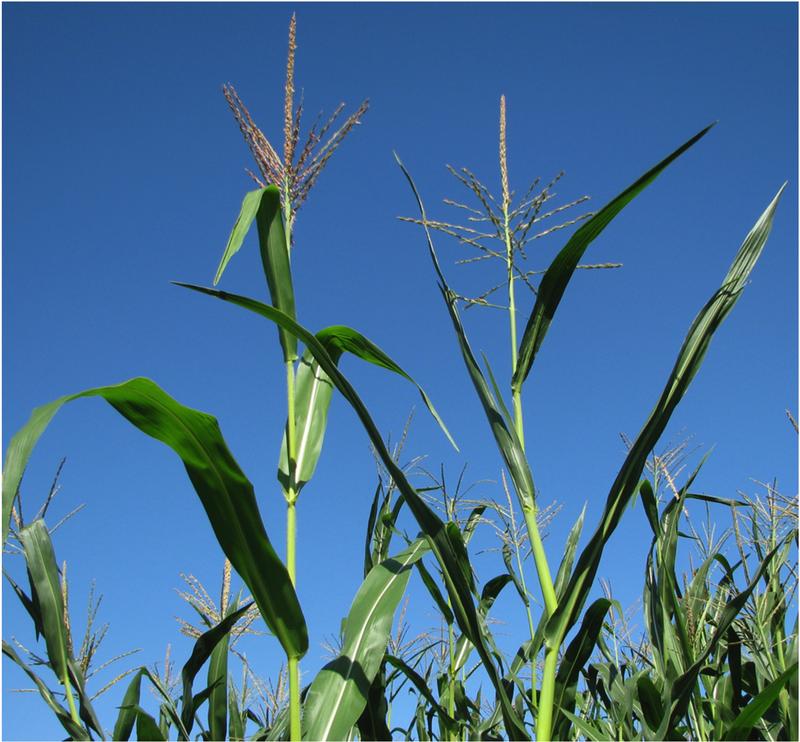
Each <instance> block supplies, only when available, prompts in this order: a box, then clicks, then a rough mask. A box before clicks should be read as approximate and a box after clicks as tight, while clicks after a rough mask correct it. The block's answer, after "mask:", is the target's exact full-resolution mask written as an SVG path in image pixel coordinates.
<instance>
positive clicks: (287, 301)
mask: <svg viewBox="0 0 800 742" xmlns="http://www.w3.org/2000/svg"><path fill="white" fill-rule="evenodd" d="M253 220H255V222H256V226H257V228H258V242H259V247H260V250H261V262H262V264H263V266H264V275H265V277H266V279H267V286H268V287H269V295H270V298H271V300H272V304H273V305H274V306H276V307H278V308H279V309H281V310H282V311H283V312H285V313H286V314H288V315H289V316H290V317H294V316H295V309H294V287H293V285H292V271H291V267H290V264H289V249H288V246H287V244H286V235H285V233H284V229H283V220H282V218H281V196H280V191H279V190H278V188H277V187H276V186H268V187H267V188H260V189H259V190H257V191H250V193H248V194H247V195H246V196H245V197H244V201H243V202H242V208H241V211H240V212H239V216H238V218H237V219H236V223H235V224H234V225H233V230H232V231H231V235H230V237H229V238H228V244H227V245H226V246H225V252H224V253H223V255H222V260H221V261H220V264H219V268H217V273H216V275H215V276H214V285H215V286H216V285H217V283H219V279H220V278H221V277H222V273H223V271H224V270H225V267H226V266H227V265H228V261H229V260H230V259H231V258H232V257H233V256H234V255H235V254H236V253H237V252H238V251H239V248H240V247H241V246H242V242H243V241H244V238H245V237H246V236H247V233H248V232H249V231H250V227H251V225H252V224H253ZM278 333H279V337H280V341H281V348H282V349H283V357H284V360H285V361H287V362H288V361H294V360H295V359H296V358H297V341H296V339H295V338H294V337H293V336H292V335H290V334H288V333H286V332H284V331H283V330H281V329H279V330H278Z"/></svg>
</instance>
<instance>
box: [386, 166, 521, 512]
mask: <svg viewBox="0 0 800 742" xmlns="http://www.w3.org/2000/svg"><path fill="white" fill-rule="evenodd" d="M394 158H395V160H396V161H397V164H398V165H399V166H400V169H401V170H402V171H403V175H405V177H406V180H407V181H408V183H409V185H410V186H411V190H412V191H413V193H414V198H415V199H416V201H417V206H418V208H419V211H420V216H421V218H422V225H423V228H424V229H425V237H426V240H427V243H428V253H429V254H430V256H431V261H432V262H433V267H434V270H435V271H436V275H437V277H438V279H439V290H440V291H441V292H442V298H443V299H444V302H445V305H446V306H447V311H448V312H449V314H450V320H451V322H452V323H453V328H454V330H455V333H456V337H457V339H458V344H459V348H460V350H461V356H462V358H463V360H464V365H465V366H466V368H467V372H468V373H469V376H470V379H471V380H472V383H473V386H474V387H475V391H476V392H477V394H478V399H479V400H480V402H481V405H482V407H483V410H484V413H485V414H486V418H487V419H488V421H489V426H490V428H491V430H492V434H493V435H494V438H495V441H496V442H497V446H498V448H499V449H500V455H501V456H502V457H503V460H504V461H505V464H506V467H507V469H508V472H509V474H510V475H511V479H512V481H513V482H514V488H515V490H516V492H517V495H518V496H519V498H520V502H521V504H522V507H523V508H525V509H529V510H535V495H536V490H535V488H534V485H533V475H532V474H531V470H530V467H529V465H528V460H527V459H526V458H525V452H524V451H523V449H522V444H521V443H520V441H519V438H518V436H517V433H516V430H515V429H514V427H513V426H510V425H509V424H508V423H507V422H506V417H507V416H508V413H507V411H506V415H505V416H504V415H503V412H502V409H501V408H503V403H502V401H500V402H498V401H497V400H496V399H495V398H494V396H493V395H492V392H491V390H490V389H489V385H488V384H487V382H486V379H485V377H484V376H483V373H482V372H481V369H480V366H478V362H477V360H476V359H475V354H474V353H473V352H472V348H471V347H470V344H469V340H468V339H467V335H466V332H465V330H464V326H463V325H462V323H461V317H460V316H459V313H458V306H457V296H456V294H455V293H454V292H453V291H452V290H451V289H450V286H449V285H448V284H447V280H446V279H445V277H444V273H442V269H441V267H440V265H439V258H438V257H437V255H436V249H435V248H434V246H433V238H432V237H431V234H430V230H429V229H428V224H427V222H428V217H427V214H426V212H425V206H424V204H423V203H422V197H421V196H420V195H419V191H418V190H417V186H416V185H415V184H414V181H413V179H412V178H411V175H410V173H409V172H408V170H406V168H405V166H404V165H403V163H402V162H401V161H400V158H399V157H398V156H397V154H396V153H395V156H394Z"/></svg>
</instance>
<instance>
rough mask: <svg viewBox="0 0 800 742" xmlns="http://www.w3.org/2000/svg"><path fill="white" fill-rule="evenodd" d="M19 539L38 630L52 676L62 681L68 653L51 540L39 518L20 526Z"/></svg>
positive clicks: (64, 676) (67, 662)
mask: <svg viewBox="0 0 800 742" xmlns="http://www.w3.org/2000/svg"><path fill="white" fill-rule="evenodd" d="M19 540H20V543H21V544H22V548H23V549H24V551H25V562H26V564H27V567H28V572H29V574H30V577H31V587H32V592H35V593H36V598H37V603H38V606H39V615H40V616H41V628H42V634H43V635H44V640H45V644H46V645H47V658H48V660H49V661H50V666H51V667H52V668H53V672H54V673H55V674H56V677H57V678H58V679H59V680H60V681H61V682H62V683H63V682H64V681H65V679H67V678H68V677H69V659H70V655H69V650H68V644H67V628H66V622H65V620H64V602H63V599H62V597H61V581H60V580H59V576H58V563H57V562H56V557H55V553H54V551H53V543H52V541H51V540H50V534H49V532H48V530H47V526H46V525H45V524H44V521H43V520H41V519H37V520H35V521H33V523H31V524H30V525H28V526H25V527H24V528H22V529H20V532H19Z"/></svg>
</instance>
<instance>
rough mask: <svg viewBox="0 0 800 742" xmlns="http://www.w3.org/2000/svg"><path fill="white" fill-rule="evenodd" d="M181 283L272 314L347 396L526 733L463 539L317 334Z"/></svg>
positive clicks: (513, 720) (456, 611)
mask: <svg viewBox="0 0 800 742" xmlns="http://www.w3.org/2000/svg"><path fill="white" fill-rule="evenodd" d="M179 285H181V286H184V287H185V288H189V289H192V290H193V291H198V292H200V293H202V294H208V295H209V296H214V297H216V298H218V299H221V300H225V301H234V302H235V303H237V304H240V305H241V306H245V307H246V308H248V309H251V310H252V311H254V312H257V313H258V314H261V315H263V316H264V317H266V318H267V319H270V320H272V321H273V322H275V323H276V324H278V325H280V326H281V327H283V328H285V329H286V330H288V331H289V332H292V333H293V334H295V335H296V336H297V338H298V339H299V340H302V341H303V343H305V346H306V348H307V349H308V351H309V352H310V353H311V354H312V355H313V356H314V358H315V359H316V361H317V362H318V363H319V365H320V367H321V368H322V370H323V371H325V373H326V374H328V376H329V377H330V379H331V381H332V382H333V385H334V386H335V387H336V388H337V389H338V390H339V392H340V393H341V394H342V396H343V397H344V398H345V399H346V400H347V401H348V402H349V404H350V406H351V407H352V408H353V410H354V411H355V412H356V414H357V415H358V418H359V420H360V421H361V424H362V426H363V427H364V430H365V431H366V433H367V435H368V436H369V439H370V442H371V443H372V445H373V447H374V449H375V453H376V454H377V455H378V456H380V458H381V461H382V462H383V465H384V466H385V467H386V470H387V471H388V473H389V475H390V476H391V477H392V479H393V480H394V482H395V484H396V485H397V489H398V490H399V491H400V494H401V495H402V496H403V498H404V499H405V501H406V503H407V505H408V508H409V510H411V512H412V514H413V516H414V518H415V519H416V521H417V523H418V524H419V527H420V529H421V530H422V532H423V533H424V534H425V536H426V538H427V539H428V543H429V544H430V547H431V551H432V552H433V554H434V556H435V557H436V559H437V561H438V562H439V565H440V566H441V568H442V574H443V576H444V580H445V585H446V587H447V592H448V594H449V596H450V601H451V604H452V608H453V615H454V616H455V618H456V621H457V623H458V625H459V627H460V628H461V630H462V631H463V632H464V633H465V634H466V635H467V637H468V638H469V640H470V641H471V642H472V643H473V644H474V645H475V648H476V650H477V651H478V654H479V655H480V657H481V659H482V660H483V663H484V669H485V671H486V673H487V675H488V676H489V680H490V681H491V683H492V685H493V686H494V688H495V690H496V691H497V695H498V698H499V701H500V705H501V708H502V711H503V722H504V724H505V726H506V732H507V734H508V735H509V736H510V737H511V738H513V739H528V734H527V732H526V731H525V727H524V725H523V723H522V721H521V720H520V719H519V717H518V715H517V713H516V712H515V711H514V708H513V706H512V705H511V702H510V700H509V698H508V694H507V693H506V690H505V688H504V686H503V683H502V680H501V678H500V673H499V671H498V669H497V665H496V664H495V662H494V660H493V659H492V658H491V656H490V654H489V649H488V648H487V646H486V637H485V632H486V628H485V627H484V626H483V625H482V623H481V620H480V618H479V616H478V612H477V610H476V608H475V603H474V601H473V597H472V590H471V587H470V583H469V582H468V581H467V580H466V579H465V576H464V575H465V571H464V567H463V565H462V564H461V558H462V550H463V544H462V545H461V546H460V548H459V546H458V545H454V544H453V542H452V539H451V537H450V535H449V534H448V532H447V529H446V528H445V524H444V522H442V519H441V518H439V516H437V515H436V513H434V512H433V510H431V508H430V507H428V505H427V504H426V503H425V501H424V500H423V499H422V498H421V497H420V495H419V493H418V492H417V491H416V490H415V489H414V488H413V487H412V486H411V484H410V483H409V482H408V479H406V476H405V474H404V473H403V470H402V469H401V468H400V467H399V466H398V465H397V463H396V462H395V461H394V460H393V459H392V456H391V454H390V453H389V451H388V449H387V448H386V444H385V443H384V442H383V438H382V437H381V434H380V432H379V431H378V428H377V427H376V425H375V423H374V421H373V420H372V417H371V416H370V414H369V412H368V411H367V408H366V406H365V405H364V403H363V402H362V401H361V398H360V397H359V396H358V394H357V393H356V390H355V389H354V388H353V386H352V385H351V384H350V382H349V381H348V380H347V379H346V378H345V376H344V375H343V374H342V373H341V371H339V369H338V368H337V366H336V364H335V363H334V362H333V359H332V358H331V357H330V355H328V351H327V350H326V349H325V347H324V346H323V345H322V343H321V342H320V341H319V340H317V338H316V337H315V336H314V335H313V334H312V333H311V332H309V331H308V330H307V329H305V328H304V327H302V326H301V325H299V324H298V323H297V322H295V321H294V320H293V319H292V318H291V317H288V316H287V315H285V314H284V313H283V312H281V311H280V310H279V309H276V308H275V307H270V306H267V305H266V304H262V303H261V302H257V301H255V300H253V299H248V298H247V297H244V296H238V295H234V294H228V293H227V292H224V291H217V290H215V289H209V288H205V287H203V286H194V285H192V284H179Z"/></svg>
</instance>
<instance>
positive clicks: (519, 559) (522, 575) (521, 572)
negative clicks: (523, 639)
mask: <svg viewBox="0 0 800 742" xmlns="http://www.w3.org/2000/svg"><path fill="white" fill-rule="evenodd" d="M514 531H515V535H516V526H515V527H514ZM514 552H515V554H516V557H517V570H518V571H519V579H520V582H521V583H522V589H523V591H524V592H525V595H526V596H527V595H528V586H527V584H526V583H525V570H524V569H523V567H522V557H521V556H520V554H519V547H518V546H517V547H515V549H514ZM525 613H526V614H527V616H528V631H529V633H530V635H531V644H532V643H533V640H534V638H535V637H536V630H535V629H534V627H533V614H532V613H531V605H530V601H527V602H526V603H525ZM531 703H532V704H533V707H534V708H536V705H537V700H536V658H535V657H531Z"/></svg>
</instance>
